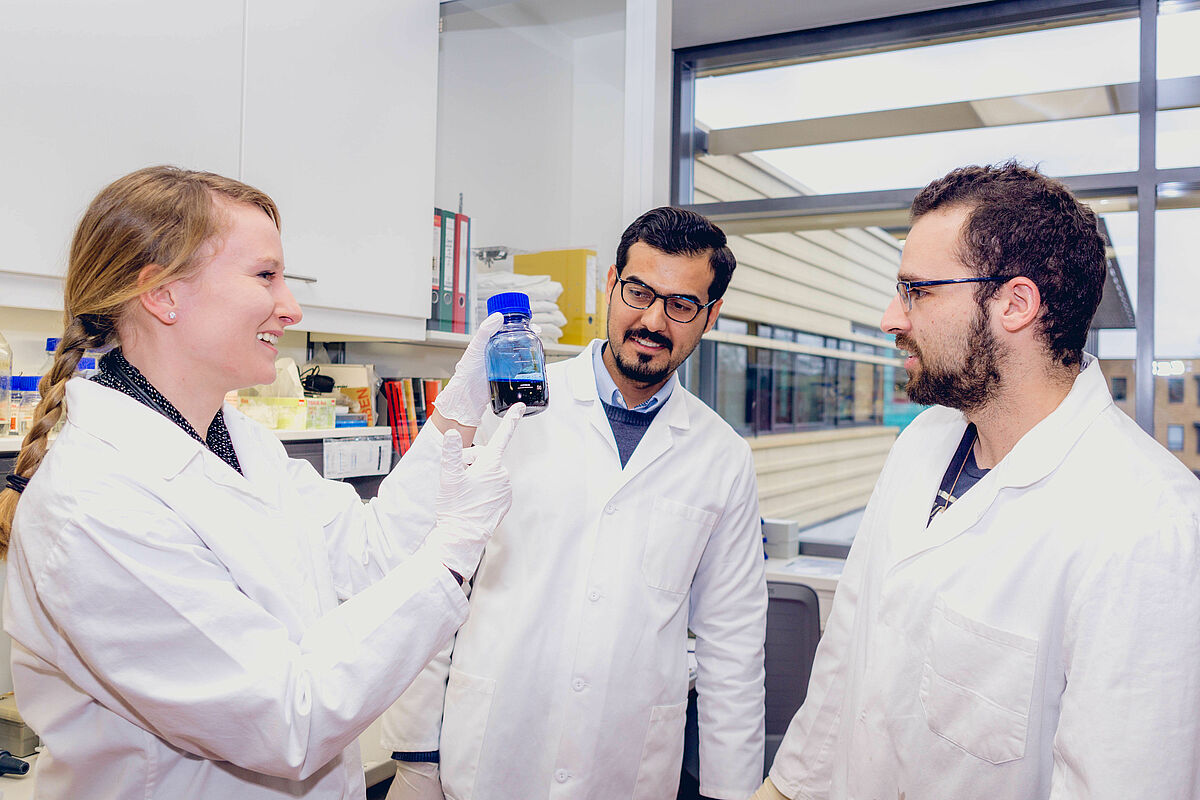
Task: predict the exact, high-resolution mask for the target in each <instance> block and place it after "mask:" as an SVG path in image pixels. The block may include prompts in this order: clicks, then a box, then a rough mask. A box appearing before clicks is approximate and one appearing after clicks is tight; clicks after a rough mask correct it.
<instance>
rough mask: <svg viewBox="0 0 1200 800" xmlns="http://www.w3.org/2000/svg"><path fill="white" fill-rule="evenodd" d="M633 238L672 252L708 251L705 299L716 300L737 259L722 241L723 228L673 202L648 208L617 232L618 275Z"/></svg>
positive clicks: (694, 254)
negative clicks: (709, 278) (710, 275)
mask: <svg viewBox="0 0 1200 800" xmlns="http://www.w3.org/2000/svg"><path fill="white" fill-rule="evenodd" d="M637 242H643V243H645V244H648V245H650V246H651V247H653V248H654V249H655V250H658V251H660V252H663V253H666V254H667V255H672V256H677V255H688V256H699V255H703V254H705V253H708V263H709V266H711V267H712V271H713V279H712V281H711V282H710V283H709V285H708V299H709V300H710V301H712V300H716V299H717V298H719V297H721V296H722V295H724V294H725V290H726V289H727V288H729V280H730V279H731V278H732V277H733V270H734V268H735V267H736V266H737V259H735V258H734V257H733V251H731V250H730V249H729V247H728V246H727V245H726V244H725V232H724V231H722V230H721V229H720V228H718V227H717V226H716V225H714V224H713V223H712V222H710V221H709V220H708V218H707V217H703V216H701V215H700V214H697V213H696V212H694V211H688V210H686V209H682V208H675V207H673V206H663V207H662V208H655V209H651V210H650V211H647V212H646V213H645V214H642V215H641V216H640V217H638V218H637V219H635V220H634V221H633V222H632V223H630V225H629V227H628V228H626V229H625V232H624V233H623V234H621V243H620V244H619V245H617V274H618V275H620V274H621V273H622V272H624V271H625V264H626V263H628V261H629V248H630V247H632V246H633V245H634V244H636V243H637Z"/></svg>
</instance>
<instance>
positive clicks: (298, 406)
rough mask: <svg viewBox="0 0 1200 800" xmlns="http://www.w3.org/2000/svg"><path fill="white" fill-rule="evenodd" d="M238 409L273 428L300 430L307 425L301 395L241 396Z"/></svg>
mask: <svg viewBox="0 0 1200 800" xmlns="http://www.w3.org/2000/svg"><path fill="white" fill-rule="evenodd" d="M238 410H239V411H241V412H242V413H243V414H245V415H246V416H248V417H250V418H251V419H253V420H255V421H256V422H260V423H262V424H263V425H265V426H266V427H268V428H272V429H274V430H281V431H302V430H304V429H305V428H306V427H307V426H308V407H307V404H306V403H305V401H304V398H303V397H241V398H238Z"/></svg>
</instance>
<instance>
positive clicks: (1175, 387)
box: [1167, 378, 1183, 403]
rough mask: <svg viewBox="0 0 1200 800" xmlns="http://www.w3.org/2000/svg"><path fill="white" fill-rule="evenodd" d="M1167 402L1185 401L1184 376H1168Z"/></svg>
mask: <svg viewBox="0 0 1200 800" xmlns="http://www.w3.org/2000/svg"><path fill="white" fill-rule="evenodd" d="M1167 402H1168V403H1182V402H1183V378H1167Z"/></svg>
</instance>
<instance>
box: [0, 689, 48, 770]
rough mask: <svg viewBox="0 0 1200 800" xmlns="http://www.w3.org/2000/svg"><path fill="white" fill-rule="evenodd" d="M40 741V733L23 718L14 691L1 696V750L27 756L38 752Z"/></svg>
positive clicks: (17, 755)
mask: <svg viewBox="0 0 1200 800" xmlns="http://www.w3.org/2000/svg"><path fill="white" fill-rule="evenodd" d="M40 743H41V742H40V741H39V740H38V735H37V734H36V733H34V732H33V729H32V728H30V727H29V726H28V725H26V724H25V720H23V719H21V714H20V712H18V711H17V700H16V698H15V697H13V693H12V692H9V693H7V694H5V695H2V696H0V750H7V751H8V752H10V753H12V754H13V755H14V756H16V757H17V758H26V757H28V756H31V755H33V754H34V753H35V752H36V748H37V746H38V745H39V744H40Z"/></svg>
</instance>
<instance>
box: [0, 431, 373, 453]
mask: <svg viewBox="0 0 1200 800" xmlns="http://www.w3.org/2000/svg"><path fill="white" fill-rule="evenodd" d="M275 435H276V436H278V437H279V440H280V441H283V442H302V441H308V440H309V439H347V438H351V437H354V436H391V435H392V429H391V428H389V427H388V426H386V425H377V426H374V427H369V428H306V429H305V430H302V431H275ZM22 438H23V437H20V436H0V453H15V452H17V451H18V450H20V449H21V440H22Z"/></svg>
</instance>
